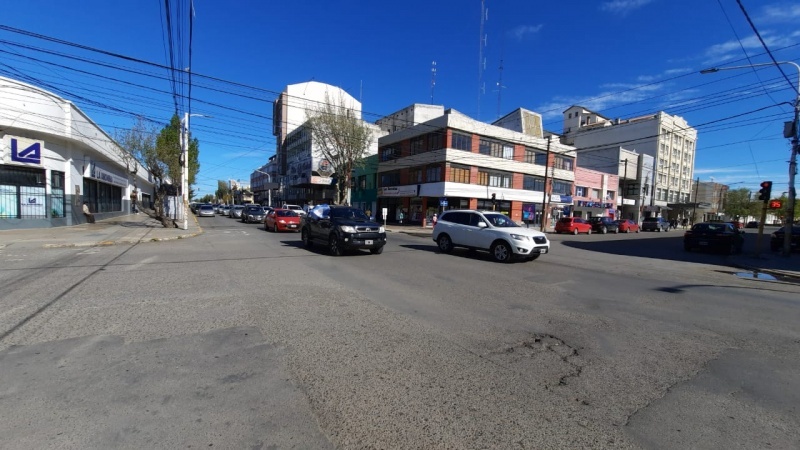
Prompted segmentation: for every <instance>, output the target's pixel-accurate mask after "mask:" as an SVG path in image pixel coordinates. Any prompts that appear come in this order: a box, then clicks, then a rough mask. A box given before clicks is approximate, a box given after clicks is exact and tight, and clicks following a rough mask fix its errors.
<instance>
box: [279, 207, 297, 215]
mask: <svg viewBox="0 0 800 450" xmlns="http://www.w3.org/2000/svg"><path fill="white" fill-rule="evenodd" d="M275 215H277V216H278V217H297V213H296V212H294V211H292V210H291V209H282V210H280V211H278V212H276V213H275Z"/></svg>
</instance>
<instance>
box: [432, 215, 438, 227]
mask: <svg viewBox="0 0 800 450" xmlns="http://www.w3.org/2000/svg"><path fill="white" fill-rule="evenodd" d="M437 220H439V216H437V215H436V213H433V217H431V223H432V224H433V226H436V221H437Z"/></svg>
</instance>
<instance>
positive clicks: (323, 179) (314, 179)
mask: <svg viewBox="0 0 800 450" xmlns="http://www.w3.org/2000/svg"><path fill="white" fill-rule="evenodd" d="M331 183H333V178H331V177H318V176H316V175H312V176H311V184H324V185H330V184H331Z"/></svg>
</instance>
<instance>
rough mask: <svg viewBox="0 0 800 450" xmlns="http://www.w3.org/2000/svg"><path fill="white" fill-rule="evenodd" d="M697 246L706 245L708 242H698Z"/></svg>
mask: <svg viewBox="0 0 800 450" xmlns="http://www.w3.org/2000/svg"><path fill="white" fill-rule="evenodd" d="M697 244H698V245H708V242H706V241H700V242H698V243H697Z"/></svg>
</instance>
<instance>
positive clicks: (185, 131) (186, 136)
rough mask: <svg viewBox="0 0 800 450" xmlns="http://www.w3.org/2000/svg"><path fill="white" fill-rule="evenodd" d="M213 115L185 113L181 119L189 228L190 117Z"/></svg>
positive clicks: (183, 191) (185, 223) (185, 217)
mask: <svg viewBox="0 0 800 450" xmlns="http://www.w3.org/2000/svg"><path fill="white" fill-rule="evenodd" d="M192 116H194V117H211V116H206V115H204V114H189V113H184V114H183V119H181V198H182V200H183V226H182V227H181V229H184V230H186V229H188V228H189V213H188V212H187V211H188V210H189V117H192Z"/></svg>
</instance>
